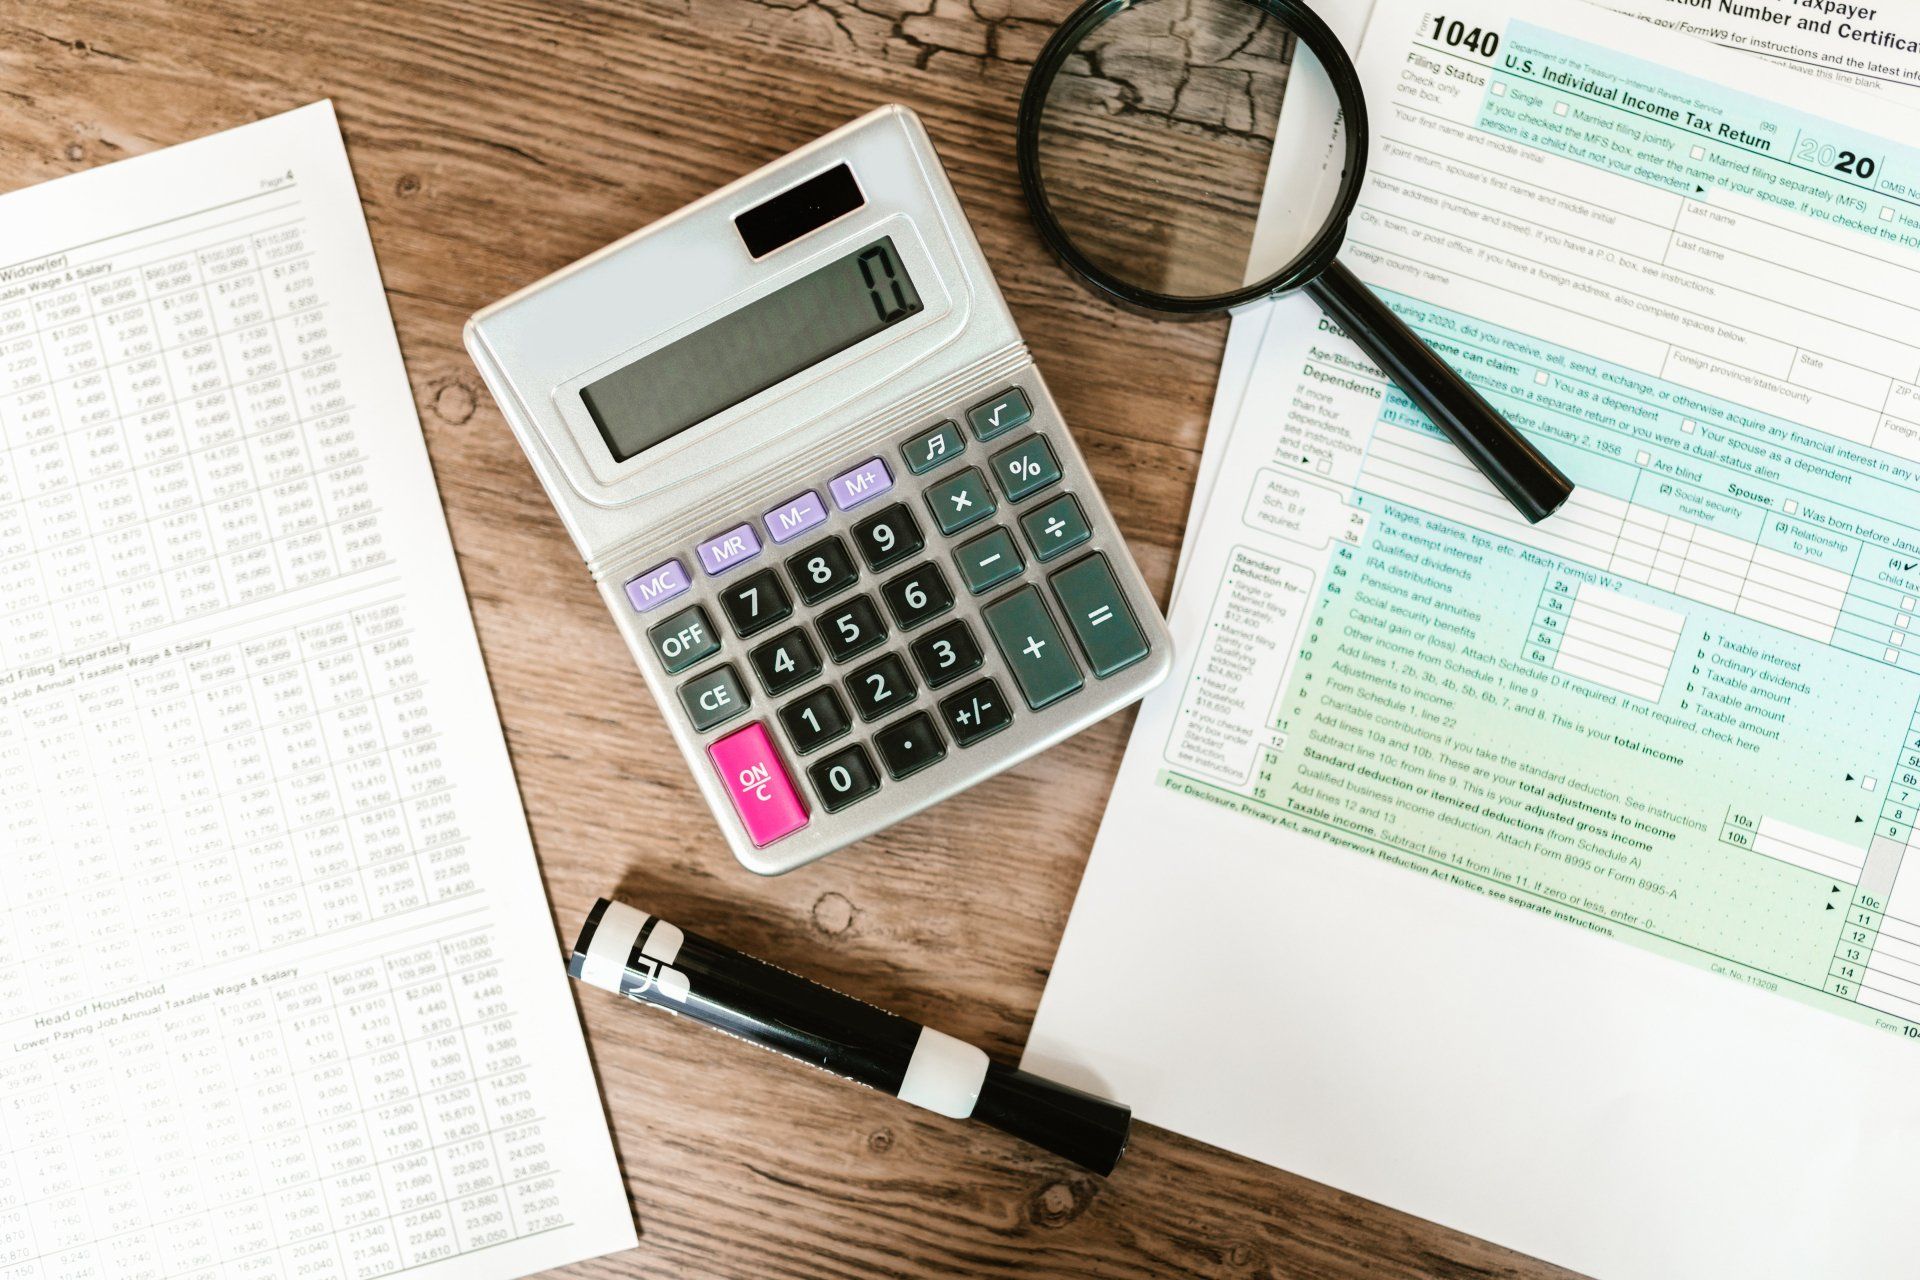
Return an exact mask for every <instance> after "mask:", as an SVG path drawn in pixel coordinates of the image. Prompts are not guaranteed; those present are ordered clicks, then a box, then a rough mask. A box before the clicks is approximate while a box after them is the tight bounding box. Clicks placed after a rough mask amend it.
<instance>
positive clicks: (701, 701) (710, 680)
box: [680, 665, 747, 733]
mask: <svg viewBox="0 0 1920 1280" xmlns="http://www.w3.org/2000/svg"><path fill="white" fill-rule="evenodd" d="M680 703H681V705H682V706H684V707H686V709H687V714H688V715H689V716H691V717H693V727H694V728H695V729H697V730H699V731H700V732H701V733H705V732H706V731H707V730H709V729H711V728H713V726H715V725H717V724H721V723H724V722H725V721H728V720H731V719H732V718H733V717H735V716H737V715H739V714H740V713H741V712H742V711H745V710H746V709H747V695H746V693H745V692H744V691H743V690H742V689H741V688H740V678H739V677H738V676H736V675H734V673H733V667H732V666H730V665H729V666H724V667H715V668H714V669H713V670H711V671H709V672H707V673H706V674H705V675H702V676H696V677H694V678H693V679H691V680H689V681H687V682H686V683H685V684H683V685H681V686H680Z"/></svg>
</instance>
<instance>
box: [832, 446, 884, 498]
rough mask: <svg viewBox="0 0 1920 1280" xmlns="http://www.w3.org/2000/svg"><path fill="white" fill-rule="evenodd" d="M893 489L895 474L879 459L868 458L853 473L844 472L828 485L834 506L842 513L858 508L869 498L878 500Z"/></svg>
mask: <svg viewBox="0 0 1920 1280" xmlns="http://www.w3.org/2000/svg"><path fill="white" fill-rule="evenodd" d="M891 488H893V474H892V473H891V472H889V471H888V470H887V464H886V463H884V462H882V461H881V460H880V459H878V458H868V459H867V460H866V461H865V462H863V463H861V464H860V465H859V466H857V467H855V468H854V469H853V470H851V471H843V472H841V473H840V474H839V475H837V476H835V477H834V478H833V479H832V480H831V481H830V482H828V484H827V489H828V490H829V491H830V492H831V493H832V494H833V505H834V506H836V507H839V508H840V509H841V510H842V511H845V510H847V509H848V508H850V507H857V506H859V505H860V504H861V503H863V502H865V501H866V500H867V499H869V498H877V497H879V496H880V495H881V494H883V493H885V492H886V491H887V490H889V489H891Z"/></svg>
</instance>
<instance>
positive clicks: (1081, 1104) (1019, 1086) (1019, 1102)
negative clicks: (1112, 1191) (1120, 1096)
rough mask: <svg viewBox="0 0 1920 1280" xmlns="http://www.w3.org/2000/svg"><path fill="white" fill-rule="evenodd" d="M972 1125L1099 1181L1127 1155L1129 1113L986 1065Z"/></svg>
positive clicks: (1009, 1069) (1024, 1074)
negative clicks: (1025, 1145)
mask: <svg viewBox="0 0 1920 1280" xmlns="http://www.w3.org/2000/svg"><path fill="white" fill-rule="evenodd" d="M973 1119H975V1120H981V1121H984V1122H986V1123H987V1124H990V1125H992V1126H993V1127H994V1128H996V1129H999V1130H1001V1131H1002V1132H1004V1133H1010V1134H1012V1135H1013V1136H1014V1137H1016V1138H1023V1139H1025V1140H1026V1141H1028V1142H1031V1143H1032V1144H1033V1145H1034V1146H1036V1147H1041V1148H1044V1149H1045V1150H1048V1151H1051V1152H1053V1153H1054V1154H1055V1155H1057V1156H1063V1157H1065V1158H1066V1159H1068V1160H1071V1161H1073V1162H1074V1163H1075V1164H1077V1165H1079V1166H1081V1167H1082V1168H1084V1169H1091V1170H1093V1172H1095V1173H1097V1174H1100V1175H1101V1176H1102V1177H1104V1176H1106V1175H1107V1174H1109V1173H1112V1172H1113V1166H1114V1165H1116V1164H1118V1163H1119V1161H1120V1156H1121V1155H1122V1153H1124V1152H1125V1151H1126V1149H1127V1137H1128V1134H1129V1133H1130V1131H1131V1130H1132V1127H1133V1109H1132V1108H1131V1107H1126V1106H1122V1105H1121V1104H1120V1103H1118V1102H1109V1101H1107V1100H1106V1099H1105V1098H1097V1097H1095V1096H1094V1095H1093V1094H1090V1093H1082V1092H1081V1091H1080V1090H1078V1089H1074V1088H1070V1087H1068V1086H1067V1085H1064V1084H1055V1083H1054V1082H1053V1081H1051V1080H1043V1079H1041V1078H1040V1077H1039V1076H1036V1075H1029V1074H1028V1073H1027V1072H1025V1071H1018V1070H1015V1069H1014V1068H1013V1067H1003V1066H1001V1065H1000V1064H999V1063H997V1062H989V1063H988V1064H987V1078H986V1079H985V1080H983V1081H981V1083H980V1098H979V1101H977V1102H976V1103H974V1107H973Z"/></svg>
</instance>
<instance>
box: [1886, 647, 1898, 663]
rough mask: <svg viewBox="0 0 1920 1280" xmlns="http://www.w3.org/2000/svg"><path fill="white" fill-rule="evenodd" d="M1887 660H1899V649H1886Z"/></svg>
mask: <svg viewBox="0 0 1920 1280" xmlns="http://www.w3.org/2000/svg"><path fill="white" fill-rule="evenodd" d="M1887 661H1888V662H1898V661H1900V651H1899V650H1898V649H1889V650H1887Z"/></svg>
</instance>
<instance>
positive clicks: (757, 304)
mask: <svg viewBox="0 0 1920 1280" xmlns="http://www.w3.org/2000/svg"><path fill="white" fill-rule="evenodd" d="M1009 198H1012V193H1011V192H1010V193H1009ZM466 342H467V349H468V351H469V352H470V353H471V354H472V356H473V359H474V362H475V363H476V364H477V365H478V366H479V369H480V371H481V374H482V376H483V377H484V378H485V379H486V382H487V386H488V388H489V389H490V390H491V391H492V393H493V396H494V399H495V400H496V401H498V403H499V405H500V408H501V411H502V413H503V414H504V415H505V416H506V419H507V421H508V423H509V424H510V425H511V426H512V428H513V431H514V434H515V436H516V437H517V438H518V439H519V442H520V445H521V447H522V448H523V449H524V450H525V451H526V454H527V457H528V458H529V459H530V460H531V461H532V464H533V468H534V471H535V472H536V474H538V475H539V477H540V480H541V483H542V484H543V485H544V486H545V488H546V492H547V495H548V497H549V498H551V499H552V501H553V504H554V506H555V507H556V508H557V509H558V511H559V513H560V517H561V519H562V521H564V523H565V524H566V527H567V530H568V532H569V533H570V534H571V535H572V537H573V540H574V542H575V544H576V545H577V546H578V548H579V550H580V554H581V555H582V557H583V558H584V559H585V561H586V564H587V568H588V570H589V571H590V572H591V573H592V575H593V577H594V579H595V581H596V582H597V583H598V584H599V586H600V591H601V594H602V595H603V596H604V598H605V600H606V603H607V607H608V608H609V609H610V610H611V611H612V613H613V616H614V619H615V621H616V622H617V623H618V625H619V627H620V630H621V632H622V634H623V635H624V636H625V638H626V641H627V644H628V647H629V648H630V649H631V650H632V651H633V656H634V660H635V661H636V662H637V663H638V665H639V667H640V670H641V672H642V674H643V675H644V676H645V678H646V681H647V684H648V685H649V686H650V687H651V688H652V690H653V694H654V697H655V699H656V700H657V701H658V702H659V704H660V707H661V710H662V712H663V713H664V714H665V716H666V719H667V723H668V725H669V726H670V727H671V729H672V732H673V736H674V738H675V740H676V741H677V742H678V744H679V746H680V749H681V751H682V752H683V753H684V754H685V756H686V760H687V764H688V767H689V768H690V769H691V770H692V773H693V777H694V779H695V781H696V782H697V784H698V786H699V788H700V791H701V793H702V794H703V796H704V797H705V798H706V801H707V804H708V806H709V807H710V808H711V809H712V811H713V814H714V817H715V819H716V820H717V821H718V822H719V825H720V828H721V830H722V831H723V832H724V833H725V835H726V839H727V843H728V844H729V846H730V847H731V848H732V850H733V852H734V855H735V856H736V857H738V858H739V860H740V861H741V862H742V863H743V864H744V865H745V866H747V867H748V868H750V869H751V870H753V871H757V872H760V873H762V874H774V873H778V872H783V871H788V870H791V869H792V868H794V867H797V866H800V865H801V864H803V863H806V862H809V861H811V860H812V859H815V858H818V857H820V856H822V855H824V854H827V853H830V852H832V851H833V850H835V849H837V848H840V847H841V846H842V845H846V844H849V843H851V842H853V841H856V840H859V839H862V838H864V837H866V836H869V835H872V834H873V833H874V832H876V831H879V830H881V829H882V828H884V827H886V826H888V825H889V824H891V823H894V822H898V821H899V820H900V819H902V818H905V817H907V816H908V815H909V814H912V813H916V812H918V811H919V810H921V809H925V808H926V807H928V806H929V805H932V804H935V803H937V802H939V801H940V800H943V799H945V798H946V797H948V796H951V795H953V794H955V793H956V792H958V791H961V790H963V789H964V788H967V787H970V786H972V785H974V784H975V783H977V782H980V781H981V780H982V779H985V778H988V777H990V776H992V775H993V774H996V773H998V772H1000V771H1001V770H1002V769H1005V768H1007V767H1008V766H1010V765H1012V764H1015V763H1016V762H1018V761H1020V760H1023V759H1025V758H1026V757H1028V756H1031V755H1033V754H1034V753H1036V752H1038V751H1040V750H1042V749H1043V748H1045V747H1047V746H1049V745H1051V744H1053V743H1055V742H1058V741H1060V740H1061V739H1063V738H1065V737H1067V736H1068V735H1070V734H1072V733H1075V732H1077V731H1079V730H1080V729H1083V728H1085V727H1086V726H1088V725H1090V724H1092V723H1094V722H1095V721H1097V720H1099V719H1101V718H1102V717H1104V716H1106V715H1109V714H1111V713H1112V712H1114V711H1115V710H1118V709H1119V708H1121V707H1123V706H1125V705H1127V704H1128V703H1131V702H1133V701H1135V700H1136V699H1138V698H1140V697H1141V696H1142V695H1143V694H1145V693H1146V692H1147V690H1148V689H1150V688H1152V687H1153V685H1155V684H1156V683H1158V682H1159V681H1160V680H1161V679H1162V678H1164V677H1165V675H1166V674H1167V671H1168V670H1169V668H1170V666H1171V659H1172V653H1171V648H1170V642H1169V640H1168V636H1167V630H1166V625H1165V623H1164V622H1163V621H1162V619H1161V618H1160V615H1159V613H1158V612H1157V610H1156V609H1155V606H1154V603H1153V599H1152V597H1151V595H1150V594H1149V593H1148V591H1147V589H1146V585H1145V584H1144V583H1143V582H1142V581H1141V578H1140V571H1139V569H1138V568H1137V567H1136V566H1135V564H1134V562H1133V558H1132V557H1131V556H1130V555H1129V554H1128V552H1127V547H1126V544H1125V543H1124V542H1123V541H1122V540H1121V537H1120V534H1119V531H1118V530H1117V529H1115V528H1114V524H1113V518H1112V516H1111V515H1110V514H1109V513H1108V511H1107V506H1106V503H1105V502H1103V501H1102V500H1101V497H1100V491H1099V489H1098V488H1096V487H1095V485H1094V482H1093V477H1092V475H1091V474H1090V473H1089V472H1088V470H1087V467H1086V464H1085V462H1084V461H1083V460H1082V458H1081V456H1080V451H1079V449H1078V448H1077V447H1075V444H1074V441H1073V437H1072V436H1071V435H1069V434H1068V432H1067V427H1066V424H1065V423H1064V422H1063V421H1061V418H1060V414H1059V411H1058V410H1057V409H1056V408H1055V406H1054V403H1053V398H1052V397H1051V396H1050V395H1048V394H1047V388H1046V383H1045V382H1044V381H1043V380H1042V379H1041V377H1040V373H1039V370H1038V369H1036V368H1035V367H1034V364H1033V360H1032V357H1031V356H1030V355H1029V353H1028V351H1027V348H1026V345H1025V343H1024V342H1023V341H1022V340H1021V337H1020V332H1019V330H1018V329H1017V328H1016V327H1015V326H1014V322H1013V317H1012V315H1011V313H1009V312H1008V310H1007V306H1006V303H1005V302H1004V301H1003V300H1002V298H1001V296H1000V290H999V287H998V286H997V285H996V284H995V283H994V279H993V275H992V273H991V272H990V271H989V269H988V266H987V261H986V258H985V257H984V256H983V255H982V254H981V252H980V246H979V244H978V243H977V242H976V241H975V240H974V237H973V232H972V229H971V228H970V227H969V226H968V224H967V219H966V215H965V214H964V213H963V212H962V211H961V208H960V205H959V202H958V201H957V200H956V199H955V197H954V193H953V189H952V187H951V186H950V185H949V184H948V182H947V177H946V173H945V171H944V170H943V169H942V168H941V166H940V161H939V159H938V157H937V156H935V154H934V151H933V145H932V143H931V141H930V140H929V139H928V137H927V134H926V131H925V129H924V128H922V126H921V124H920V121H919V119H918V118H917V117H916V116H915V115H914V114H913V113H912V112H911V111H908V110H907V109H906V108H904V107H899V106H888V107H883V108H881V109H879V110H877V111H874V112H872V113H870V114H868V115H866V116H863V117H861V118H860V119H858V120H855V121H853V122H852V123H850V124H848V125H846V126H844V127H842V128H840V129H838V130H835V131H834V132H832V133H830V134H827V135H826V136H825V137H822V138H820V139H818V140H816V141H814V142H812V143H810V144H808V145H807V146H805V147H802V148H800V149H799V150H797V151H795V152H793V153H792V154H790V155H787V156H785V157H783V158H781V159H779V160H776V161H774V162H773V163H772V164H770V165H768V166H766V167H765V168H763V169H760V170H759V171H757V172H755V173H752V174H749V175H748V176H746V177H745V178H742V179H740V180H739V181H737V182H735V183H733V184H732V185H730V186H728V187H725V188H723V189H722V190H719V191H716V192H714V193H713V194H712V195H709V196H707V197H706V198H705V199H703V200H700V201H698V202H696V203H694V204H692V205H689V206H687V207H686V208H684V209H682V210H680V211H679V212H677V213H675V214H672V215H670V216H668V217H666V218H663V219H662V220H660V221H659V222H656V223H654V224H653V225H652V226H649V227H646V228H644V229H642V230H640V231H636V232H634V233H633V234H632V235H629V236H628V237H626V238H625V239H623V240H620V241H618V242H616V243H614V244H611V245H608V246H607V247H606V248H604V249H601V250H599V251H598V252H596V253H594V254H592V255H590V256H588V257H586V258H583V259H581V260H580V261H579V262H576V263H574V264H573V265H571V266H569V267H566V268H564V269H563V270H561V271H559V272H557V273H555V274H554V275H551V276H549V277H547V278H546V279H544V280H541V281H539V282H538V283H536V284H534V285H532V286H530V287H528V288H526V289H524V290H522V291H521V292H519V293H517V294H514V295H513V296H512V297H510V298H507V299H505V300H503V301H501V302H498V303H495V304H494V305H493V306H490V307H488V308H486V309H485V310H483V311H481V312H479V313H478V314H476V315H475V316H474V317H473V318H472V319H471V320H470V321H469V322H468V324H467V329H466Z"/></svg>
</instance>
